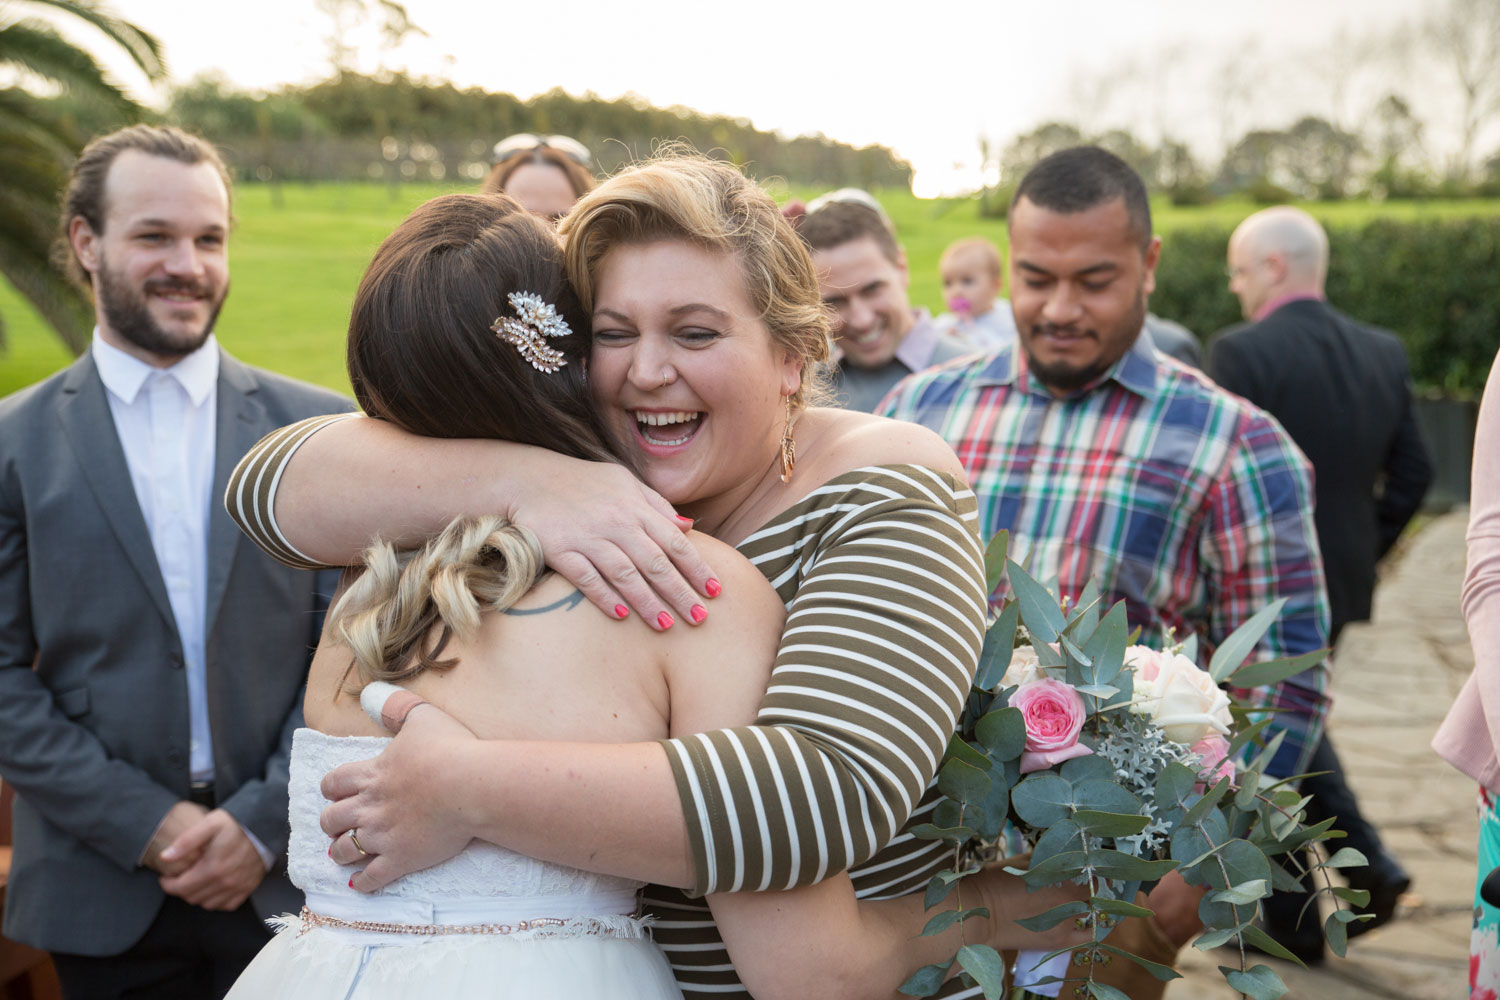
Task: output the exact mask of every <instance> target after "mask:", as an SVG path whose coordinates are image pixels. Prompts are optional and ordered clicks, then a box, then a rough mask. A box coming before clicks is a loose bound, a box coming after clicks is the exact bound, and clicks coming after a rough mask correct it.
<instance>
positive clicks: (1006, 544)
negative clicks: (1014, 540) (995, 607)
mask: <svg viewBox="0 0 1500 1000" xmlns="http://www.w3.org/2000/svg"><path fill="white" fill-rule="evenodd" d="M1009 548H1010V532H1009V531H1007V530H1006V529H1004V528H1001V529H1000V530H999V531H997V532H995V534H994V535H993V536H992V537H991V538H990V540H989V544H987V545H985V547H984V592H985V593H986V594H993V593H994V592H995V588H996V587H999V586H1000V581H1001V580H1003V579H1005V561H1006V552H1007V550H1009Z"/></svg>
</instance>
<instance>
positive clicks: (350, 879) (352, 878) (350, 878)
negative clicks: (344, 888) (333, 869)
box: [349, 872, 364, 889]
mask: <svg viewBox="0 0 1500 1000" xmlns="http://www.w3.org/2000/svg"><path fill="white" fill-rule="evenodd" d="M363 874H364V872H355V873H354V875H363ZM354 875H350V876H349V888H351V889H353V888H354Z"/></svg>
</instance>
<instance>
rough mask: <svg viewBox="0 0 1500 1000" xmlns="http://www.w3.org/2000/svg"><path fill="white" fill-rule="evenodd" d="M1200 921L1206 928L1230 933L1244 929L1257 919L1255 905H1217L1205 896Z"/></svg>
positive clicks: (1200, 908) (1200, 910) (1201, 900)
mask: <svg viewBox="0 0 1500 1000" xmlns="http://www.w3.org/2000/svg"><path fill="white" fill-rule="evenodd" d="M1278 870H1279V869H1278ZM1198 919H1199V920H1201V921H1203V926H1204V927H1211V928H1215V929H1218V930H1230V931H1234V930H1236V929H1243V928H1244V926H1245V925H1246V924H1248V923H1250V921H1252V920H1254V919H1255V904H1254V903H1249V904H1245V905H1241V906H1235V905H1234V904H1232V903H1216V902H1214V901H1213V900H1212V899H1209V898H1208V897H1207V896H1204V897H1203V898H1202V899H1200V900H1198Z"/></svg>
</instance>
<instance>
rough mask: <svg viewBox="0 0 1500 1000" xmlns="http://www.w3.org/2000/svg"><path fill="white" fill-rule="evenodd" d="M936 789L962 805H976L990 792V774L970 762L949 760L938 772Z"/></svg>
mask: <svg viewBox="0 0 1500 1000" xmlns="http://www.w3.org/2000/svg"><path fill="white" fill-rule="evenodd" d="M938 791H940V792H942V793H943V794H944V795H946V796H948V797H949V798H950V799H957V800H958V801H959V802H962V803H963V804H964V805H969V804H971V803H972V804H976V805H977V804H978V803H979V802H981V801H983V800H984V798H985V797H986V796H987V795H989V794H990V776H989V775H988V774H985V773H984V772H983V771H981V770H980V769H979V768H977V767H975V766H974V765H972V764H969V763H966V762H964V761H961V760H950V761H948V763H946V764H944V765H943V768H942V770H940V771H939V772H938Z"/></svg>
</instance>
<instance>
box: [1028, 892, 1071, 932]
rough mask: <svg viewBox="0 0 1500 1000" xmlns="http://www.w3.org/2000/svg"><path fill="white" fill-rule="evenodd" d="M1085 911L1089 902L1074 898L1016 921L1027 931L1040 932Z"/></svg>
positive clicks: (1048, 929)
mask: <svg viewBox="0 0 1500 1000" xmlns="http://www.w3.org/2000/svg"><path fill="white" fill-rule="evenodd" d="M1087 912H1089V904H1087V903H1085V902H1083V901H1082V900H1078V899H1075V900H1072V901H1071V902H1067V903H1063V904H1061V905H1059V906H1054V907H1052V909H1050V910H1046V911H1044V912H1042V913H1038V914H1037V915H1036V916H1034V917H1026V918H1024V919H1019V920H1017V921H1016V923H1018V924H1020V925H1021V926H1022V927H1024V928H1026V929H1027V930H1028V931H1032V932H1033V933H1040V932H1042V931H1050V930H1051V929H1052V928H1054V927H1056V926H1057V925H1058V924H1060V923H1062V922H1063V921H1064V920H1067V919H1068V918H1069V917H1077V916H1081V915H1083V914H1085V913H1087Z"/></svg>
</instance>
